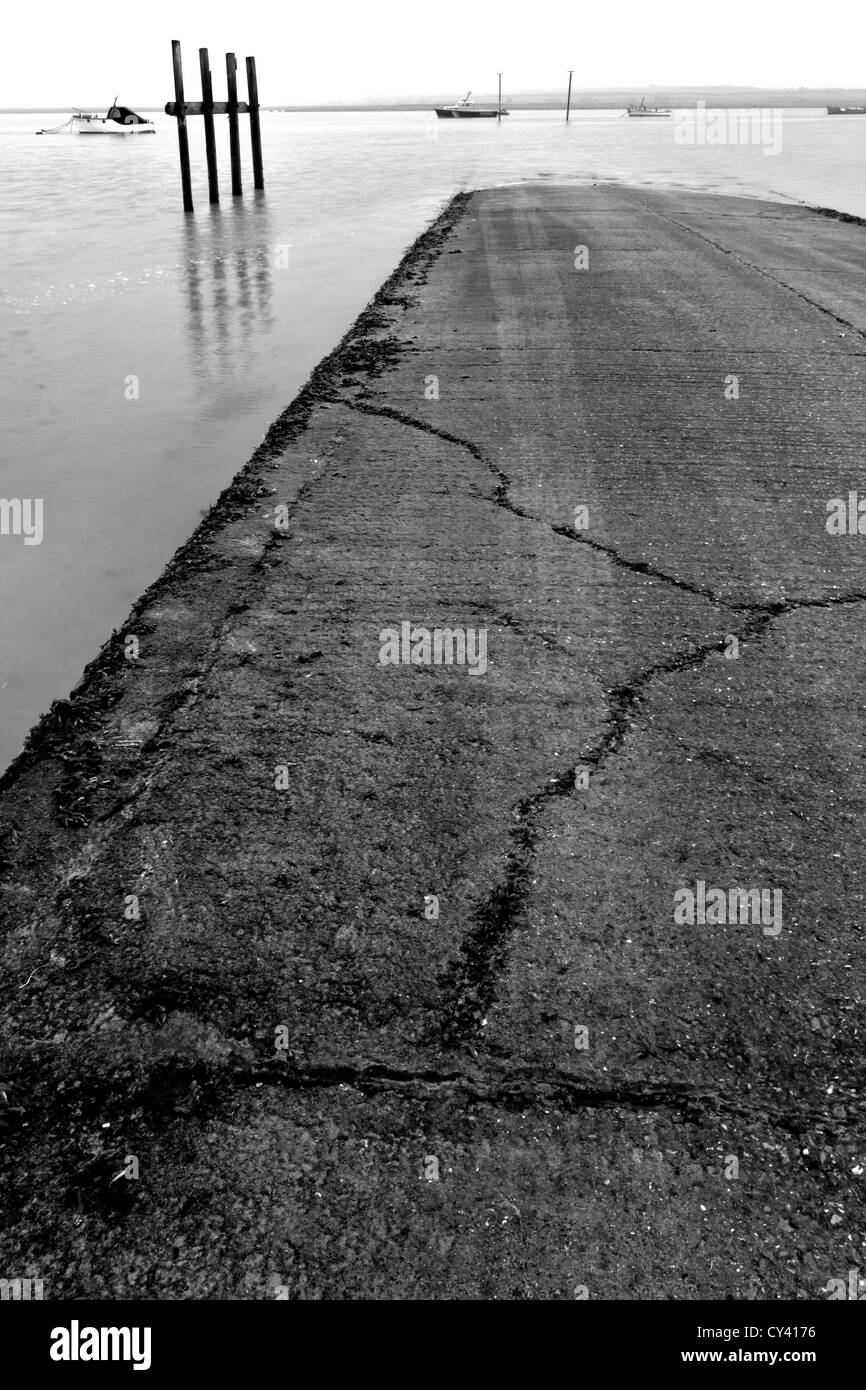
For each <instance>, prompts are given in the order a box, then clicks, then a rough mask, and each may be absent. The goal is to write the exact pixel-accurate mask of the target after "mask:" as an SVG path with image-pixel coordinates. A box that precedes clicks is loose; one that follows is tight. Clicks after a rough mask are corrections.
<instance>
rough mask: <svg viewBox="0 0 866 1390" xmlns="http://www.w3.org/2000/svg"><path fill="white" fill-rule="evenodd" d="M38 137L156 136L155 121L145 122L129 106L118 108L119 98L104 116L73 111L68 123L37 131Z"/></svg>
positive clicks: (96, 113) (142, 117)
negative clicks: (64, 135)
mask: <svg viewBox="0 0 866 1390" xmlns="http://www.w3.org/2000/svg"><path fill="white" fill-rule="evenodd" d="M36 134H37V135H62V134H72V135H76V134H77V135H155V134H156V126H155V125H154V123H153V121H148V120H145V118H144V116H139V115H138V113H137V112H136V111H133V110H132V108H131V107H129V106H118V105H117V97H115V98H114V104H113V105H112V106H109V108H108V111H107V112H106V113H105V115H104V116H100V115H99V114H98V112H89V111H73V113H72V115H71V116H70V117H69V120H68V121H64V122H63V124H62V125H55V126H51V127H50V128H49V129H48V130H37V132H36Z"/></svg>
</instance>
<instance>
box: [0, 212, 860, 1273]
mask: <svg viewBox="0 0 866 1390" xmlns="http://www.w3.org/2000/svg"><path fill="white" fill-rule="evenodd" d="M863 235H864V231H863V228H862V227H860V226H859V225H857V224H853V223H843V222H840V221H835V220H833V219H831V218H826V217H822V216H819V215H818V214H816V213H813V212H811V211H809V210H805V209H800V208H790V207H786V206H782V205H776V204H763V203H758V202H752V201H746V200H738V199H731V198H720V197H713V196H702V195H697V194H682V193H661V192H653V193H650V192H647V191H645V190H640V191H637V190H631V189H626V188H620V187H603V186H602V187H593V188H549V187H544V188H538V187H524V188H510V189H504V190H490V191H487V192H485V193H481V194H475V195H472V196H471V197H465V196H461V197H459V198H458V199H456V200H455V201H454V203H453V204H451V205H450V206H449V208H448V209H446V211H445V213H444V214H443V215H442V217H441V218H440V219H439V221H438V222H437V223H436V224H434V226H433V228H432V229H431V230H430V231H429V232H428V233H427V234H426V235H425V237H423V238H421V240H420V241H419V242H418V243H417V244H416V246H415V247H414V248H413V249H412V251H411V252H410V253H409V254H408V255H407V258H406V259H405V261H404V262H403V264H402V266H401V267H400V269H399V270H398V271H397V272H396V273H395V276H394V277H392V279H391V280H390V281H389V282H388V283H387V284H386V285H385V286H384V287H383V290H382V291H381V292H380V295H379V296H378V297H377V300H376V301H374V303H373V304H372V305H371V307H370V309H369V310H368V311H367V312H366V313H365V314H364V315H362V318H361V319H360V320H359V322H358V323H357V324H356V325H355V326H354V327H353V329H352V330H350V332H349V333H348V334H347V336H346V339H344V342H343V343H342V344H341V345H340V347H339V348H338V349H337V350H336V352H335V353H334V354H333V355H332V357H331V358H329V359H327V360H326V361H325V362H324V363H323V364H322V365H321V366H320V367H319V368H318V369H317V371H316V373H314V376H313V378H312V379H311V382H310V383H309V385H308V387H306V388H305V390H304V392H302V393H301V396H300V397H299V398H298V400H297V401H296V402H295V403H294V404H293V406H292V407H290V409H289V410H288V411H287V412H286V415H285V416H284V417H282V418H281V420H280V421H277V422H276V423H275V425H274V427H273V429H272V430H271V432H270V433H269V435H268V437H267V438H266V440H265V441H264V443H263V445H262V447H261V448H260V449H259V450H258V451H257V453H256V455H254V457H253V459H252V460H251V462H250V464H249V465H248V466H247V468H246V469H245V470H244V471H243V473H242V474H240V475H239V477H238V479H237V480H236V482H235V484H233V486H232V488H231V489H229V490H228V491H227V493H226V494H224V495H223V497H222V498H221V499H220V502H219V503H218V504H217V507H216V508H215V509H214V511H213V512H212V513H211V514H210V515H209V517H208V518H206V520H205V521H204V523H203V524H202V526H201V527H200V528H199V530H198V531H197V532H196V535H195V536H194V537H193V538H192V539H191V541H190V542H189V543H188V545H187V546H186V547H184V549H183V550H182V551H181V552H179V554H178V556H177V557H176V558H175V561H173V562H172V565H171V566H170V567H169V569H168V571H167V573H166V575H165V576H163V578H162V579H161V580H160V581H158V583H157V584H156V585H154V586H153V588H152V589H151V590H150V591H149V592H148V593H147V594H145V595H144V596H143V598H142V600H140V602H139V604H138V605H136V608H135V610H134V611H133V613H132V615H131V616H130V620H129V622H128V623H127V624H126V626H125V628H124V630H123V633H121V634H117V635H115V637H114V638H113V639H112V641H111V642H109V643H108V644H107V646H106V648H105V649H104V651H103V653H102V654H101V655H100V657H99V658H98V659H97V661H96V662H94V663H93V665H92V666H91V667H90V668H88V671H87V672H86V673H85V677H84V679H83V681H82V684H81V686H80V687H79V689H78V691H77V692H75V693H74V694H73V697H71V699H70V700H69V701H65V702H62V703H61V704H59V705H58V706H56V707H55V708H54V710H53V711H52V713H51V714H50V715H49V716H48V717H47V718H46V719H45V720H44V721H43V723H42V724H41V725H40V726H38V727H37V729H36V730H35V731H34V733H33V735H32V737H31V746H30V748H29V749H28V750H27V751H26V752H25V754H24V756H23V757H22V758H21V759H20V760H19V762H18V763H17V764H16V765H14V766H13V768H12V769H10V771H9V772H8V773H7V774H6V776H5V777H4V778H3V779H2V781H0V922H2V929H3V932H4V941H5V947H4V982H5V987H4V991H3V999H2V1014H3V1030H4V1053H3V1062H2V1064H0V1065H2V1074H3V1079H4V1082H5V1083H6V1089H5V1091H4V1092H3V1094H5V1095H6V1097H7V1099H6V1103H5V1105H4V1106H3V1107H2V1108H0V1134H2V1136H3V1138H4V1140H5V1146H4V1159H3V1162H4V1169H3V1194H4V1195H3V1202H4V1208H5V1209H4V1220H3V1235H2V1236H0V1244H2V1246H3V1254H4V1261H3V1263H4V1265H5V1266H8V1267H12V1266H13V1265H14V1267H15V1268H16V1270H18V1271H19V1273H20V1275H21V1276H22V1277H24V1276H26V1275H27V1274H33V1275H35V1276H38V1277H42V1278H44V1279H45V1281H46V1296H47V1297H51V1296H58V1297H59V1296H77V1297H87V1296H94V1297H98V1296H109V1297H115V1298H125V1297H135V1296H144V1297H205V1298H234V1297H242V1298H269V1297H274V1296H275V1294H277V1293H279V1292H287V1293H288V1296H289V1297H298V1298H311V1297H312V1298H318V1297H367V1296H373V1297H385V1298H395V1297H396V1298H403V1297H470V1298H472V1297H517V1298H524V1297H540V1298H549V1297H552V1298H569V1297H573V1296H574V1294H575V1289H579V1288H581V1287H583V1286H586V1287H587V1289H588V1291H589V1296H590V1297H593V1298H595V1297H607V1298H690V1297H700V1296H703V1297H751V1298H780V1297H792V1298H802V1299H813V1298H817V1297H820V1296H821V1292H820V1291H821V1289H822V1288H823V1287H824V1285H825V1284H826V1282H827V1280H828V1279H829V1278H836V1277H844V1275H845V1272H846V1271H847V1269H848V1268H849V1267H851V1266H852V1265H857V1264H859V1265H860V1266H861V1267H862V1265H863V1261H864V1253H863V1241H864V1205H863V1198H862V1184H863V1178H862V1169H863V1162H864V1159H863V1154H864V1147H866V1140H864V1135H863V1128H862V1120H863V1110H864V1105H863V1101H862V1093H863V1084H862V1083H863V1048H862V1018H861V1010H862V999H863V960H862V929H863V927H862V923H863V906H864V878H863V854H862V847H863V835H862V829H861V827H862V823H863V810H864V804H863V803H864V794H863V790H862V789H863V784H864V781H863V773H864V746H863V731H862V728H863V726H862V714H861V709H862V700H861V698H860V678H861V672H862V664H863V663H862V657H863V645H864V644H863V614H862V611H861V609H860V606H859V605H860V604H861V603H862V602H863V600H864V598H866V578H864V575H866V567H864V561H863V551H862V548H861V547H862V545H863V544H864V542H863V539H862V538H858V537H850V538H848V537H844V538H834V537H831V536H828V535H827V533H826V530H825V526H824V522H825V517H826V502H827V501H828V500H829V499H830V498H831V497H834V496H839V495H842V496H844V495H846V494H847V492H848V490H849V488H854V487H856V486H857V484H858V481H859V470H860V468H861V465H862V457H863V444H864V435H866V426H864V423H863V414H862V399H863V384H864V356H866V355H864V353H863V350H862V336H863V333H864V331H866V294H864V285H866V275H864V271H863V269H862V264H863V262H862V248H863ZM577 245H586V246H587V247H588V248H589V269H588V270H585V271H577V270H575V268H574V264H573V256H574V248H575V246H577ZM730 374H735V375H737V376H738V377H739V381H740V396H739V399H737V400H727V399H726V397H725V392H724V386H725V379H726V377H728V376H729V375H730ZM433 376H435V377H436V378H437V379H438V392H439V394H438V399H428V398H427V395H425V388H426V387H427V386H428V385H429V382H430V378H431V377H433ZM579 505H585V506H587V507H588V508H589V527H588V529H587V530H575V529H574V511H575V507H577V506H579ZM279 509H282V510H279ZM403 620H408V621H411V622H412V623H413V624H415V625H426V626H428V627H433V626H437V625H438V626H446V627H455V626H458V627H475V628H478V627H486V628H487V630H488V670H487V672H486V674H485V675H484V676H483V677H478V678H473V677H470V676H469V675H468V673H467V671H466V670H465V669H460V668H446V667H426V666H408V667H396V668H392V667H382V666H380V665H379V664H378V652H379V645H380V644H379V633H380V630H381V629H383V628H386V627H398V628H399V626H400V623H401V621H403ZM130 634H134V635H136V636H138V638H139V642H140V648H141V654H140V657H139V659H138V660H137V661H126V660H124V657H123V639H124V637H125V636H127V635H130ZM732 638H736V639H737V642H738V655H737V657H736V659H728V655H726V653H729V652H730V650H731V641H732ZM277 767H280V768H285V769H287V773H286V774H285V776H284V780H285V781H286V786H285V788H284V789H283V790H279V791H278V790H277V789H276V788H275V770H276V768H277ZM579 774H581V775H579ZM699 879H702V880H704V881H705V882H706V883H707V884H713V885H720V886H723V887H725V888H727V887H729V886H742V887H747V888H748V887H753V886H756V885H758V886H764V887H768V888H770V887H771V888H780V889H781V890H782V892H783V898H784V927H783V931H782V933H781V934H780V935H779V936H778V937H777V938H774V937H770V936H766V935H764V934H763V932H762V931H761V928H760V926H756V925H745V924H744V925H739V924H737V925H730V924H729V925H724V924H722V925H713V926H708V925H704V926H682V925H676V924H675V922H674V914H673V900H674V894H675V892H676V890H677V889H678V888H681V887H688V886H692V887H693V886H694V885H695V883H696V882H697V880H699ZM431 894H435V895H436V897H437V898H438V903H439V916H438V918H436V919H431V918H429V917H427V916H425V896H429V895H431ZM132 897H134V898H135V899H137V903H138V916H137V917H136V916H135V915H130V914H131V909H130V906H129V905H130V900H131V898H132ZM277 1028H284V1029H285V1030H286V1031H285V1034H284V1035H283V1036H284V1040H285V1047H284V1050H283V1051H282V1052H281V1053H280V1054H279V1055H276V1054H275V1030H276V1029H277ZM581 1030H586V1031H585V1034H582V1035H581ZM579 1036H581V1039H582V1041H583V1042H585V1043H586V1046H580V1047H578V1046H576V1045H575V1044H576V1039H577V1038H578V1037H579ZM129 1154H134V1155H135V1156H136V1157H137V1159H138V1162H139V1168H140V1176H139V1178H138V1179H137V1180H132V1179H128V1178H126V1177H124V1176H123V1169H124V1164H125V1160H126V1156H127V1155H129ZM731 1158H736V1160H737V1165H738V1169H739V1171H738V1176H737V1177H736V1178H731V1177H730V1176H729V1175H730V1172H731V1162H730V1160H731ZM432 1160H435V1163H433V1162H432ZM434 1174H435V1176H434Z"/></svg>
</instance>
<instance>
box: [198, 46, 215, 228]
mask: <svg viewBox="0 0 866 1390" xmlns="http://www.w3.org/2000/svg"><path fill="white" fill-rule="evenodd" d="M198 61H199V67H200V68H201V114H202V116H203V117H204V142H205V148H206V150H207V186H208V192H209V193H210V200H211V202H212V203H218V202H219V200H220V184H219V175H218V173H217V153H216V139H215V137H214V129H213V83H212V81H211V75H210V63H209V61H208V56H207V49H206V48H200V49H199V51H198Z"/></svg>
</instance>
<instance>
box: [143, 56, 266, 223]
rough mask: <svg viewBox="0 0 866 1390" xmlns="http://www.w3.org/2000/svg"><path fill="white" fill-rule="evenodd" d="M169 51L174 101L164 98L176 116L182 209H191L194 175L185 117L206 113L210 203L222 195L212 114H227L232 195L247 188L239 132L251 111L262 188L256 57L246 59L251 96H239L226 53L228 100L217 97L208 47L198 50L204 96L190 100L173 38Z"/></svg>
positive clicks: (232, 60)
mask: <svg viewBox="0 0 866 1390" xmlns="http://www.w3.org/2000/svg"><path fill="white" fill-rule="evenodd" d="M171 56H172V62H173V64H174V101H169V102H167V103H166V107H165V113H166V115H167V116H174V117H175V118H176V120H177V143H178V149H179V151H180V182H181V189H182V192H183V209H184V212H192V211H193V201H192V178H191V175H190V166H189V132H188V131H187V126H186V118H187V116H202V117H203V118H204V140H205V149H206V152H207V182H208V195H209V198H210V201H211V202H212V203H218V202H219V200H220V190H219V175H218V171H217V154H216V136H215V133H214V123H213V118H214V115H226V116H228V118H229V151H230V157H231V166H232V195H233V197H235V198H239V197H240V196H241V194H242V193H243V191H244V190H243V182H242V179H241V136H240V127H239V125H238V116H239V115H241V114H243V115H249V118H250V141H251V144H252V151H253V187H254V188H259V189H261V188H264V186H265V177H264V173H263V170H262V132H261V126H260V124H259V89H258V83H257V81H256V60H255V58H247V60H246V66H247V101H238V63H237V59H236V57H235V55H234V54H233V53H227V54H226V83H227V88H228V101H214V99H213V81H212V79H211V71H210V60H209V58H208V51H207V49H206V48H200V49H199V51H198V57H199V68H200V70H201V101H186V100H185V99H184V92H183V64H182V62H181V56H180V43H179V41H178V40H177V39H172V41H171Z"/></svg>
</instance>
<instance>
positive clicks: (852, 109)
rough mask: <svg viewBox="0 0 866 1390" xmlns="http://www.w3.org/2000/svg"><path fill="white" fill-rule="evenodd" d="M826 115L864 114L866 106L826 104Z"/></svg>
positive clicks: (865, 113)
mask: <svg viewBox="0 0 866 1390" xmlns="http://www.w3.org/2000/svg"><path fill="white" fill-rule="evenodd" d="M827 115H828V116H866V106H828V107H827Z"/></svg>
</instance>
